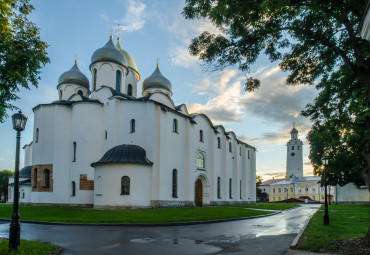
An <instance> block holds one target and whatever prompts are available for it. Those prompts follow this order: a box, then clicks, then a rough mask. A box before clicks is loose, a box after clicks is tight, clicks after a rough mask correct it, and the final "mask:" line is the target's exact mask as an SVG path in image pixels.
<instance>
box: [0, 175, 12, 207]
mask: <svg viewBox="0 0 370 255" xmlns="http://www.w3.org/2000/svg"><path fill="white" fill-rule="evenodd" d="M13 174H14V173H13V172H12V171H10V170H2V171H0V198H2V197H3V198H4V201H7V200H8V184H9V177H10V176H12V175H13Z"/></svg>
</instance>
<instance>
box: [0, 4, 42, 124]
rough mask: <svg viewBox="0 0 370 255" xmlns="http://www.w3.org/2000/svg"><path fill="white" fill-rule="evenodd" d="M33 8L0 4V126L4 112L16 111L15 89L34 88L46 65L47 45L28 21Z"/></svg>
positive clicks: (25, 5) (33, 25)
mask: <svg viewBox="0 0 370 255" xmlns="http://www.w3.org/2000/svg"><path fill="white" fill-rule="evenodd" d="M33 9H34V7H33V6H32V5H31V4H30V3H29V0H5V1H1V3H0V122H3V121H4V120H5V117H6V116H7V114H6V109H8V108H9V109H15V108H16V107H15V106H14V105H12V104H10V103H9V101H13V100H17V99H19V97H18V96H17V95H16V94H17V92H19V87H24V88H27V89H29V88H30V86H29V85H30V84H32V85H33V86H36V87H37V84H38V80H39V79H40V76H39V74H40V71H39V70H40V68H41V67H42V66H43V65H45V64H46V63H47V62H49V58H48V57H47V53H46V48H47V44H46V43H45V42H43V41H41V39H40V35H39V30H38V28H37V27H36V26H35V24H34V23H32V22H31V21H29V20H28V18H27V17H28V15H29V14H30V13H31V12H32V10H33Z"/></svg>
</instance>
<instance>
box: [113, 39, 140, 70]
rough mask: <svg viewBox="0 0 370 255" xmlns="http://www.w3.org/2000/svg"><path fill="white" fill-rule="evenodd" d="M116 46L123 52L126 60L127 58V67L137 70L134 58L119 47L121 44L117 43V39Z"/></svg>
mask: <svg viewBox="0 0 370 255" xmlns="http://www.w3.org/2000/svg"><path fill="white" fill-rule="evenodd" d="M116 48H117V49H118V50H119V51H120V52H121V53H122V54H123V55H125V57H126V60H127V66H128V67H131V68H132V69H134V70H135V71H136V72H137V66H136V63H135V61H134V59H133V58H132V57H131V55H130V54H128V52H127V51H125V50H124V49H122V48H121V45H120V44H119V40H118V41H117V44H116Z"/></svg>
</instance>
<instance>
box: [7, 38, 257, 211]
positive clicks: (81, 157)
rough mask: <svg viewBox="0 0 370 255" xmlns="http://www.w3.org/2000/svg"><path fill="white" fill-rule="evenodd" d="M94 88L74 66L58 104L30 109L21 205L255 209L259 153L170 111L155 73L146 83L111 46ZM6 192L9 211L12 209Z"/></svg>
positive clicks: (199, 120)
mask: <svg viewBox="0 0 370 255" xmlns="http://www.w3.org/2000/svg"><path fill="white" fill-rule="evenodd" d="M90 71H91V75H92V82H91V83H92V86H91V88H90V84H89V80H88V78H87V77H86V76H85V75H84V74H83V73H82V72H81V71H80V70H79V68H78V66H77V62H76V63H75V64H74V66H73V67H72V68H71V69H70V70H69V71H67V72H65V73H63V74H62V75H61V76H60V77H59V80H58V85H57V90H58V93H59V100H58V101H54V102H52V103H49V104H39V105H37V106H36V107H34V108H33V112H34V127H33V141H32V142H31V143H30V144H28V145H25V146H24V149H25V166H26V167H24V168H23V169H22V170H21V171H20V202H21V203H24V204H34V205H40V204H41V205H56V204H59V205H79V206H93V207H94V208H146V207H147V208H150V207H152V208H155V207H177V206H202V205H228V204H239V203H255V201H256V149H255V148H254V147H252V146H250V145H248V144H246V143H244V142H242V141H240V140H238V139H237V137H236V136H235V134H234V133H233V132H227V131H226V130H225V129H224V127H223V126H215V125H213V124H212V122H211V120H210V119H209V118H208V117H207V116H206V115H204V114H189V112H188V110H187V108H186V105H184V104H181V105H177V106H176V105H175V104H174V102H173V101H172V99H171V96H172V85H171V82H170V81H169V80H168V79H166V78H165V77H164V76H163V75H162V74H161V72H160V70H159V68H158V64H157V67H156V69H155V71H154V72H153V74H152V75H150V76H149V77H148V78H146V79H145V80H144V82H143V83H142V97H138V96H137V87H138V83H139V80H140V74H139V72H138V69H137V67H136V64H135V61H134V60H133V58H132V57H131V56H130V55H129V54H128V53H127V52H126V51H125V50H123V49H122V48H121V47H120V44H119V38H118V41H117V44H116V46H115V45H114V44H113V41H112V36H111V37H110V39H109V41H108V42H107V43H106V45H105V46H103V47H102V48H100V49H98V50H96V51H95V52H94V53H93V55H92V57H91V64H90ZM12 192H14V191H13V185H12V183H11V181H10V185H9V202H12V200H13V197H12V196H13V195H12Z"/></svg>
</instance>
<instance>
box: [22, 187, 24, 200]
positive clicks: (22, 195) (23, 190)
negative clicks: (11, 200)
mask: <svg viewBox="0 0 370 255" xmlns="http://www.w3.org/2000/svg"><path fill="white" fill-rule="evenodd" d="M22 198H23V199H24V189H22Z"/></svg>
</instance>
